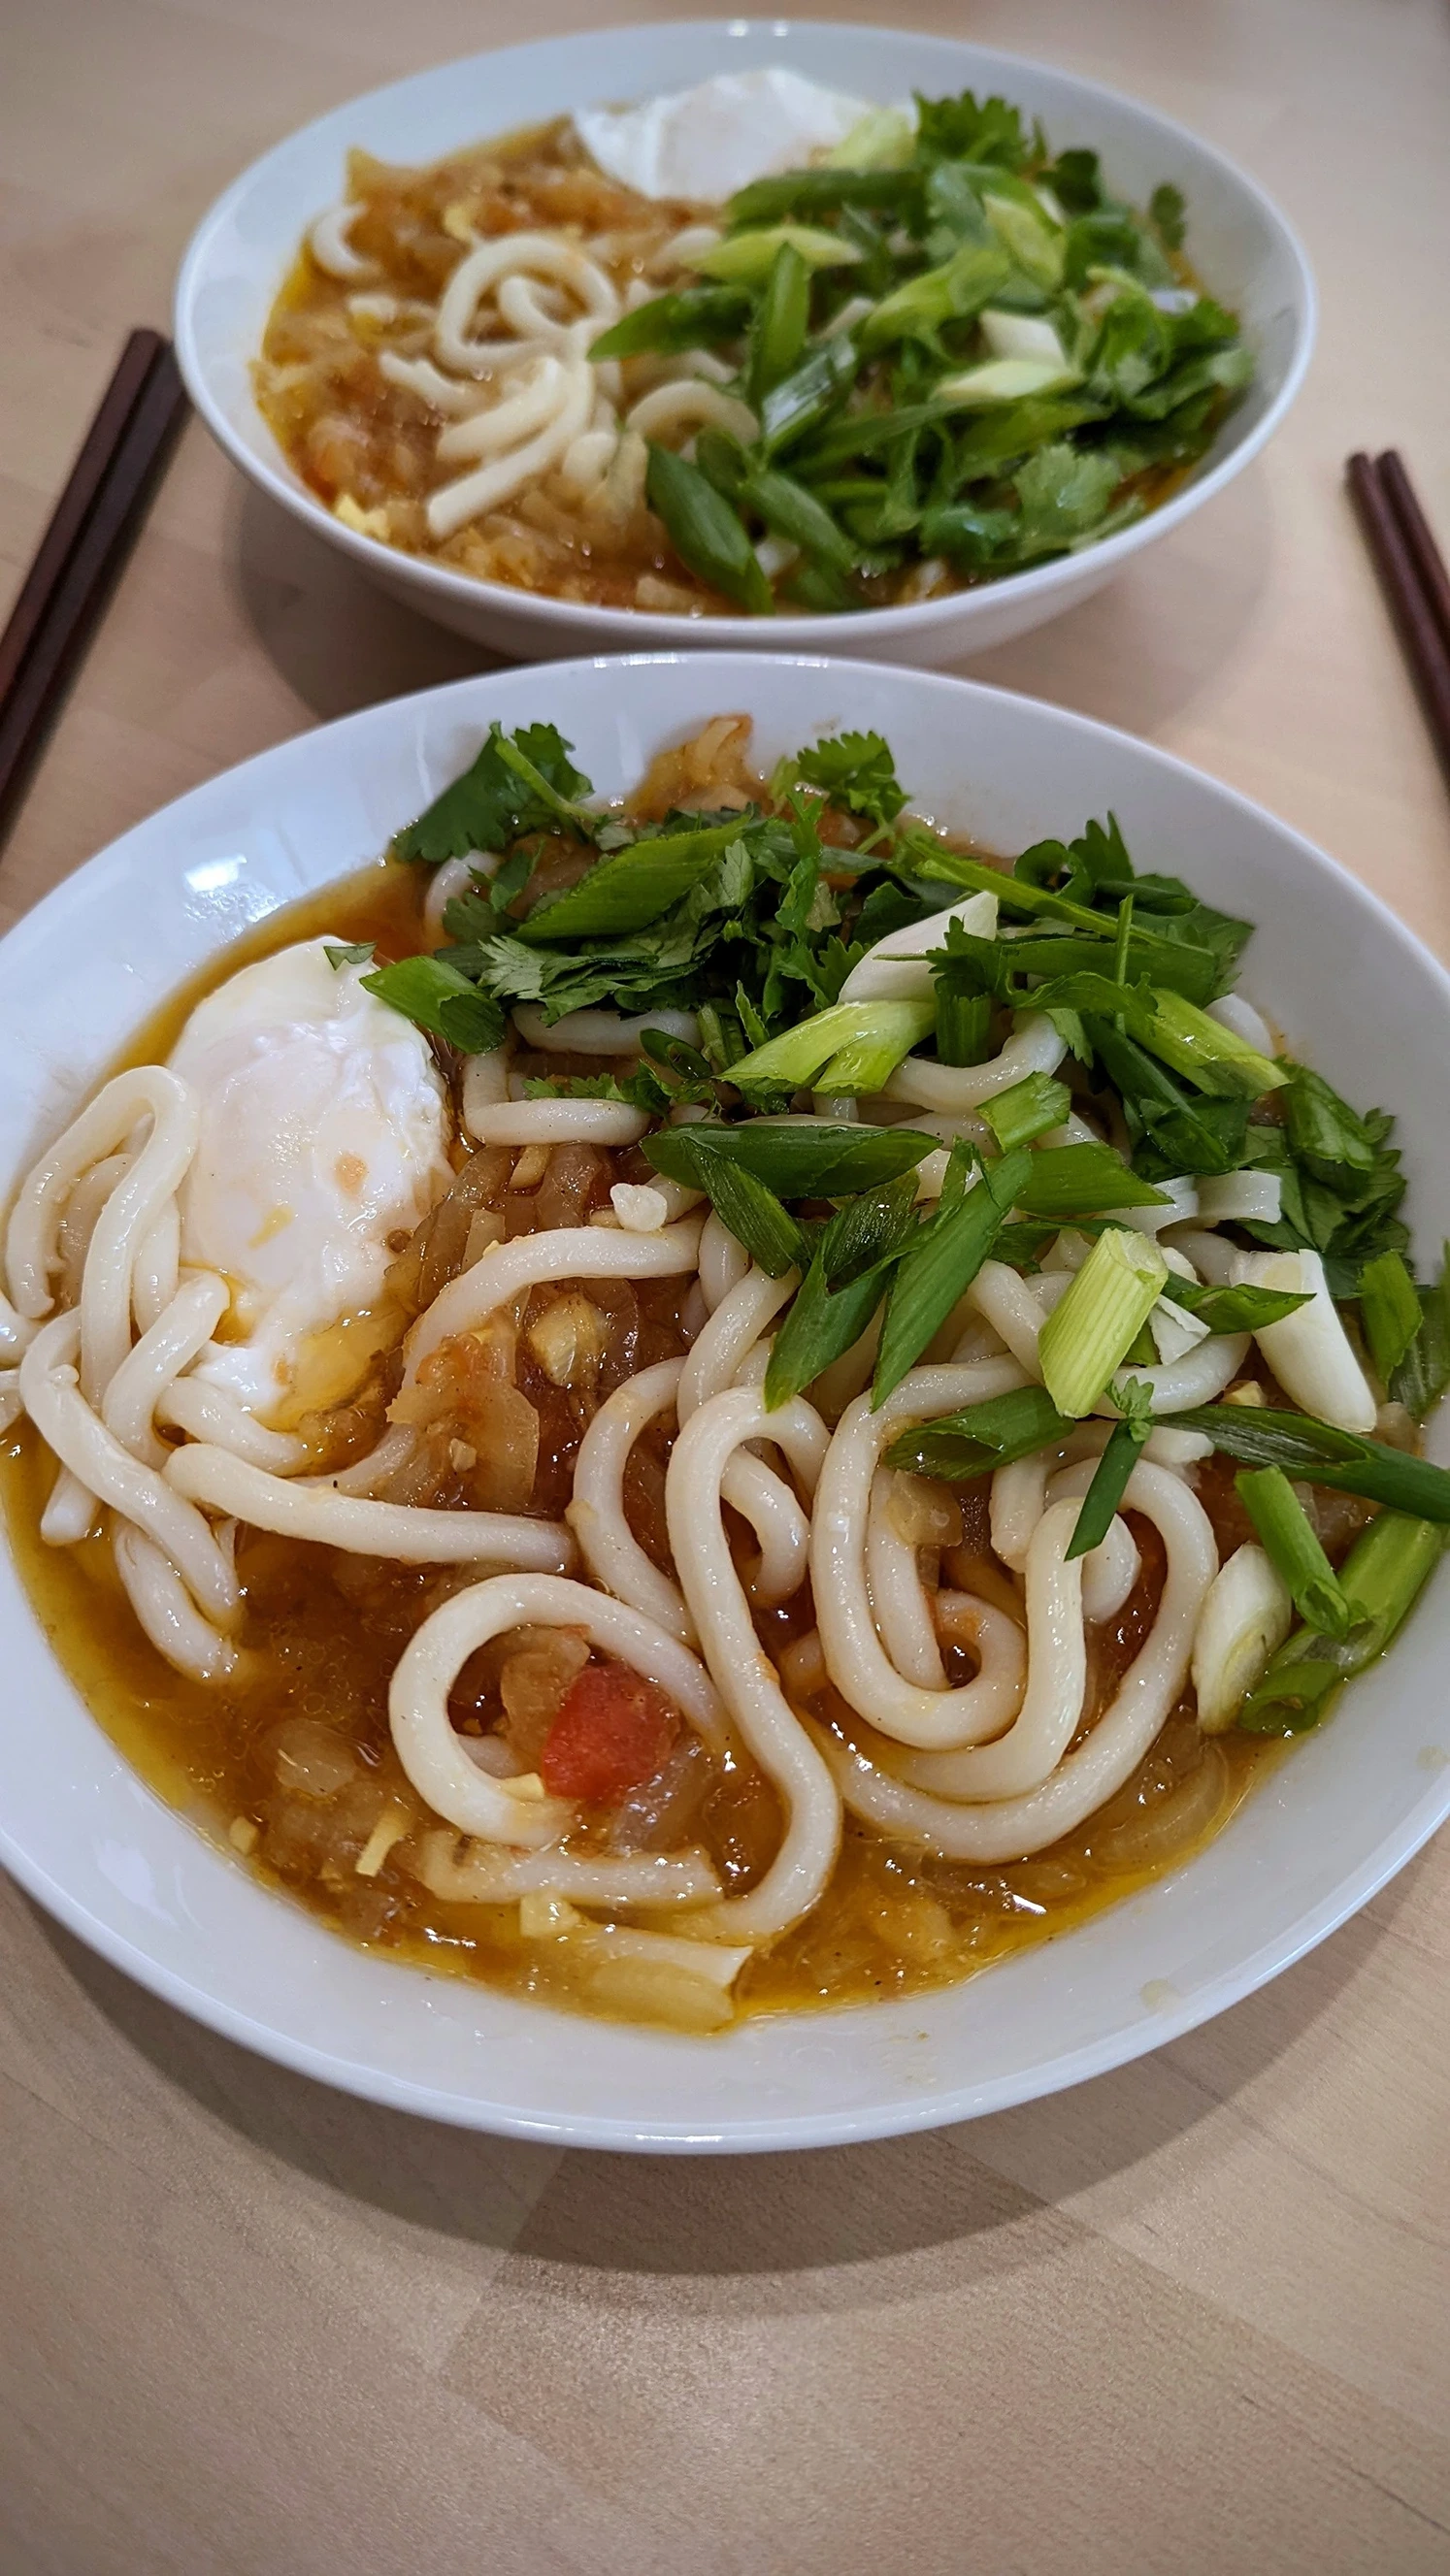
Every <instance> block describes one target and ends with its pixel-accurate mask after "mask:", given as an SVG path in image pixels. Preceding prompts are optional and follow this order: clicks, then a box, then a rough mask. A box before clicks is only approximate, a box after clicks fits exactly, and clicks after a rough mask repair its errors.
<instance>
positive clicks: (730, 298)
mask: <svg viewBox="0 0 1450 2576" xmlns="http://www.w3.org/2000/svg"><path fill="white" fill-rule="evenodd" d="M749 318H750V298H749V297H748V296H747V295H742V294H741V293H740V292H739V290H738V288H736V287H733V286H687V287H685V288H684V289H683V290H682V292H681V293H680V294H678V295H656V296H654V297H652V299H651V301H650V302H649V303H648V304H641V305H638V306H637V307H636V308H635V310H634V312H633V313H626V314H625V316H624V318H623V320H622V321H619V322H614V323H611V325H610V327H609V329H608V330H607V331H604V332H601V334H600V336H599V338H598V339H597V340H595V341H592V342H591V344H590V349H589V356H590V359H591V361H594V362H598V361H599V360H601V359H605V358H635V357H639V356H640V355H642V354H643V353H644V352H645V351H647V350H658V351H660V352H661V353H662V354H667V355H668V354H673V353H674V352H675V351H676V350H680V349H708V348H711V347H713V346H714V344H715V343H716V342H717V341H719V340H733V339H734V338H735V337H736V336H737V334H738V333H739V332H741V331H743V330H744V328H745V325H746V323H747V321H748V320H749Z"/></svg>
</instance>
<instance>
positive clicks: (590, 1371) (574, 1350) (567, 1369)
mask: <svg viewBox="0 0 1450 2576" xmlns="http://www.w3.org/2000/svg"><path fill="white" fill-rule="evenodd" d="M525 1337H526V1339H527V1341H528V1345H529V1348H530V1350H531V1351H532V1352H533V1354H534V1357H535V1358H536V1359H537V1361H538V1363H539V1366H540V1368H541V1369H542V1370H543V1372H544V1375H545V1376H546V1377H547V1378H549V1379H550V1380H551V1381H552V1383H553V1384H554V1385H555V1386H578V1385H583V1384H585V1383H586V1382H590V1381H592V1380H593V1378H594V1377H595V1376H596V1375H597V1374H598V1369H599V1362H600V1360H601V1358H602V1356H603V1352H604V1319H603V1317H602V1315H601V1314H600V1312H599V1309H598V1307H597V1306H595V1305H592V1304H591V1303H590V1300H589V1299H588V1298H587V1297H586V1296H585V1295H584V1294H583V1292H582V1290H580V1289H578V1288H571V1289H569V1290H568V1291H567V1292H566V1293H565V1295H564V1296H562V1297H556V1298H555V1299H554V1301H553V1303H552V1305H549V1306H546V1307H545V1308H544V1311H543V1313H542V1315H536V1316H535V1318H534V1320H533V1322H532V1323H531V1324H529V1325H527V1326H526V1328H525Z"/></svg>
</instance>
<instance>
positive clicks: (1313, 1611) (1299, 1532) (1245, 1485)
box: [1234, 1467, 1349, 1640]
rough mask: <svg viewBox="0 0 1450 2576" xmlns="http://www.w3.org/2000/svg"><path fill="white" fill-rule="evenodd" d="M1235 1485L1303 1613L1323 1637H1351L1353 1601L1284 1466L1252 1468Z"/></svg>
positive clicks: (1261, 1538) (1245, 1471)
mask: <svg viewBox="0 0 1450 2576" xmlns="http://www.w3.org/2000/svg"><path fill="white" fill-rule="evenodd" d="M1234 1486H1235V1490H1236V1491H1237V1494H1238V1497H1239V1500H1240V1502H1241V1503H1242V1504H1243V1507H1244V1509H1245V1511H1246V1512H1247V1513H1248V1516H1249V1518H1250V1520H1251V1521H1252V1522H1253V1525H1254V1528H1255V1530H1256V1531H1257V1533H1258V1537H1259V1543H1260V1545H1261V1546H1262V1548H1263V1550H1264V1553H1265V1555H1266V1556H1267V1557H1268V1559H1269V1562H1270V1564H1271V1565H1272V1566H1273V1567H1274V1569H1275V1572H1276V1573H1277V1574H1278V1575H1279V1576H1280V1577H1281V1578H1282V1580H1283V1583H1284V1585H1285V1588H1286V1590H1287V1591H1288V1593H1289V1596H1290V1599H1291V1600H1292V1601H1293V1604H1294V1607H1295V1609H1296V1610H1297V1611H1298V1613H1299V1616H1300V1618H1301V1619H1303V1620H1304V1621H1305V1622H1306V1623H1307V1624H1308V1626H1309V1627H1311V1628H1313V1629H1315V1630H1316V1631H1317V1633H1318V1634H1319V1635H1320V1636H1322V1637H1333V1638H1335V1639H1336V1640H1338V1639H1340V1638H1342V1637H1346V1636H1348V1634H1349V1604H1348V1602H1347V1601H1346V1599H1345V1597H1344V1594H1343V1592H1342V1591H1341V1589H1340V1586H1339V1583H1338V1580H1337V1578H1336V1576H1335V1572H1334V1568H1333V1566H1332V1565H1331V1564H1330V1562H1329V1559H1328V1557H1327V1556H1326V1555H1325V1553H1324V1550H1323V1548H1322V1547H1321V1546H1320V1544H1319V1540H1318V1537H1317V1535H1316V1533H1315V1530H1314V1527H1313V1524H1312V1522H1311V1521H1310V1519H1309V1515H1308V1513H1307V1512H1306V1511H1305V1509H1304V1506H1303V1504H1302V1503H1301V1502H1300V1500H1299V1497H1298V1495H1297V1494H1296V1493H1295V1491H1294V1488H1293V1486H1292V1485H1291V1484H1290V1482H1289V1479H1288V1477H1287V1476H1286V1475H1285V1473H1284V1470H1283V1468H1282V1467H1253V1468H1246V1469H1245V1470H1244V1471H1243V1473H1242V1474H1240V1475H1237V1476H1235V1478H1234Z"/></svg>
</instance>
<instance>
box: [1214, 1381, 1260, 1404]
mask: <svg viewBox="0 0 1450 2576" xmlns="http://www.w3.org/2000/svg"><path fill="white" fill-rule="evenodd" d="M1223 1400H1224V1402H1225V1404H1248V1405H1254V1404H1262V1403H1264V1401H1265V1396H1264V1390H1263V1388H1262V1387H1261V1386H1260V1384H1259V1381H1258V1379H1257V1378H1256V1377H1241V1378H1240V1379H1239V1382H1238V1384H1237V1386H1231V1387H1229V1388H1228V1390H1227V1392H1226V1393H1225V1396H1224V1399H1223Z"/></svg>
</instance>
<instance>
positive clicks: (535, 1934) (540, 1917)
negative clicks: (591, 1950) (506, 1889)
mask: <svg viewBox="0 0 1450 2576" xmlns="http://www.w3.org/2000/svg"><path fill="white" fill-rule="evenodd" d="M514 1785H515V1786H517V1783H515V1784H514ZM588 1929H589V1925H588V1922H587V1920H586V1918H585V1916H584V1915H582V1914H581V1913H580V1912H579V1909H578V1907H577V1906H574V1905H571V1904H570V1903H569V1900H568V1898H567V1896H545V1895H544V1894H543V1892H542V1890H540V1891H537V1892H535V1893H532V1894H530V1895H528V1896H521V1897H520V1898H519V1930H520V1931H521V1932H522V1934H523V1936H524V1939H525V1940H526V1941H549V1940H556V1939H557V1938H558V1936H559V1934H560V1933H561V1932H583V1931H587V1930H588Z"/></svg>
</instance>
